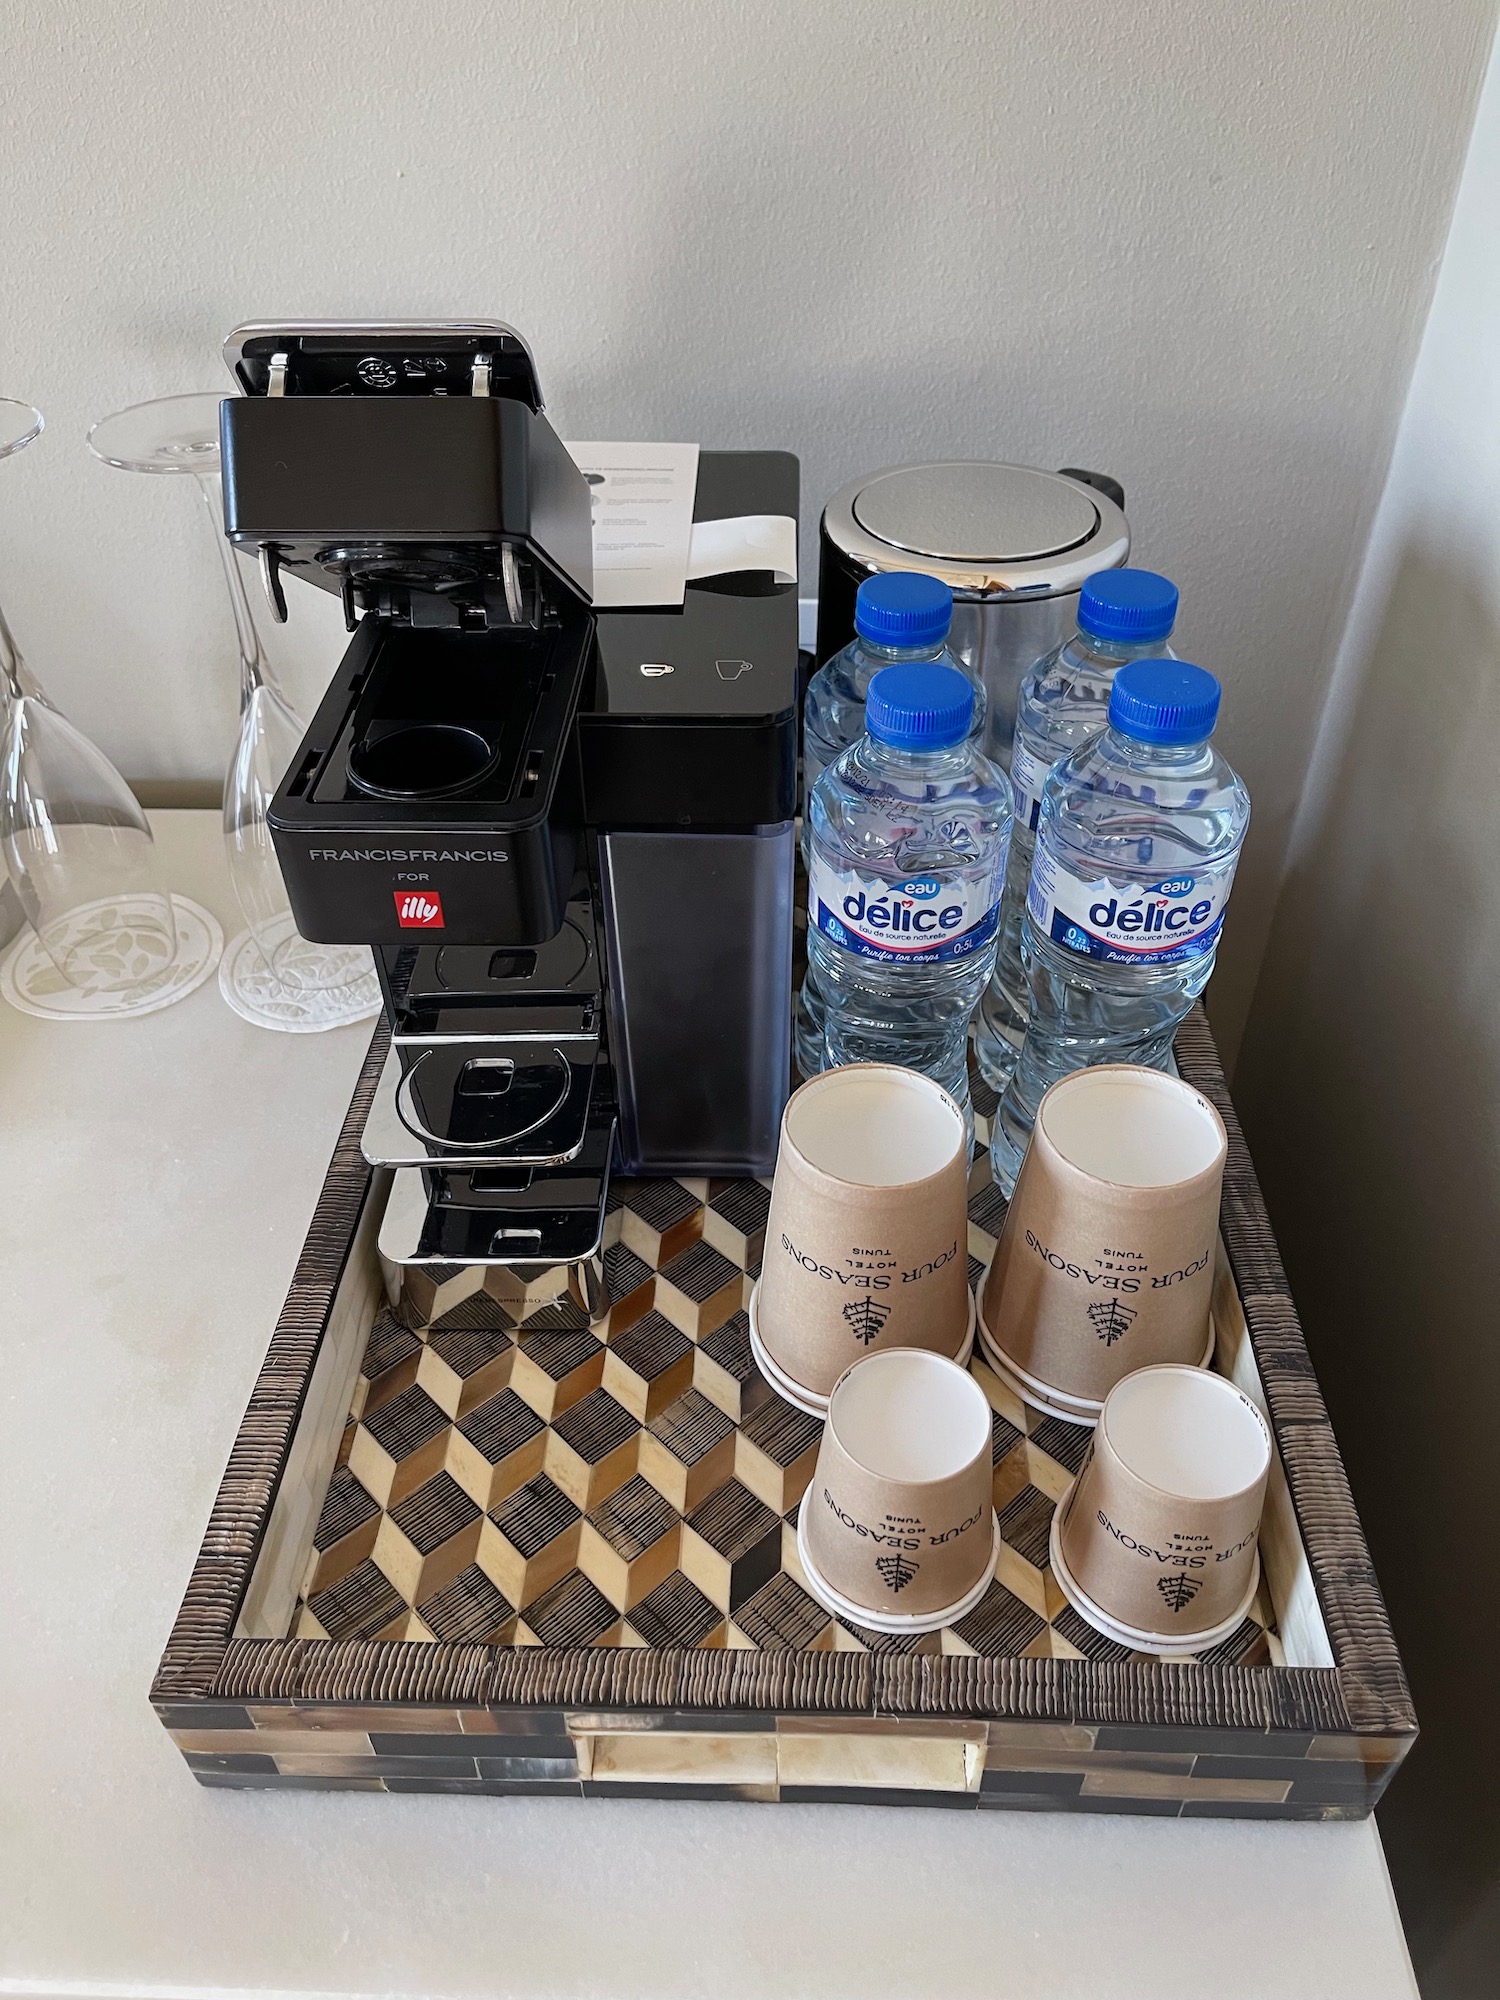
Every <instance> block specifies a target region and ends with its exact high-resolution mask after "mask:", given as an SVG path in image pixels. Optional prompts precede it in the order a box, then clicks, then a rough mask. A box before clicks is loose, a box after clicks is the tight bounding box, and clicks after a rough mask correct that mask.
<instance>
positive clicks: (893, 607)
mask: <svg viewBox="0 0 1500 2000" xmlns="http://www.w3.org/2000/svg"><path fill="white" fill-rule="evenodd" d="M952 624H953V592H952V591H951V590H950V589H949V588H948V586H947V584H946V583H944V582H942V580H941V579H940V578H938V577H935V576H923V575H920V574H919V573H918V572H916V571H914V570H890V571H887V572H885V573H884V574H882V575H880V576H867V577H866V578H865V580H864V582H863V583H862V584H861V585H860V586H859V590H858V592H857V594H856V596H855V599H854V638H853V639H852V640H851V641H850V643H849V644H848V645H847V646H845V648H844V649H843V651H842V652H841V653H835V654H834V656H833V658H832V659H831V660H829V661H827V662H826V663H825V664H824V665H823V666H821V667H819V669H818V671H817V672H816V673H815V674H814V675H813V677H812V679H811V680H810V681H809V682H808V684H807V693H806V695H805V696H804V698H803V704H802V858H803V862H804V864H806V863H807V861H808V859H809V856H810V853H811V847H810V839H809V834H808V823H809V816H808V802H809V800H810V799H811V798H812V794H813V787H814V785H816V784H817V782H818V779H819V778H820V777H821V775H822V773H823V771H824V770H825V769H826V767H827V766H828V765H829V764H831V763H832V762H833V760H834V758H835V757H837V756H838V755H839V753H840V752H841V751H843V750H847V749H848V748H849V745H850V744H851V743H857V742H858V741H859V739H860V737H861V736H863V735H864V733H865V697H866V695H867V694H868V693H869V691H870V681H871V679H872V677H873V676H874V675H875V674H878V673H879V672H880V670H881V668H882V667H891V666H900V665H902V664H904V663H908V662H913V661H919V660H920V661H934V662H938V663H940V664H942V665H944V666H950V667H954V668H956V669H957V671H958V672H959V673H961V674H963V675H964V676H965V677H966V678H967V679H969V680H970V681H971V683H972V685H973V688H974V721H973V725H972V727H973V731H974V733H975V735H976V736H980V735H982V732H983V728H984V716H985V694H984V688H983V685H982V684H981V683H980V682H979V680H977V679H976V678H975V677H974V676H973V675H971V674H970V673H969V670H968V668H967V667H966V666H964V664H963V663H962V661H961V660H960V659H959V658H958V656H957V655H956V654H955V653H953V652H951V651H950V650H949V646H948V633H949V631H950V629H951V627H952ZM1023 893H1024V886H1023ZM823 1027H824V1023H823V997H822V995H821V993H820V992H819V991H818V981H817V974H816V973H815V972H814V971H813V970H812V968H811V963H809V968H808V974H807V977H806V978H805V979H804V980H803V982H802V989H801V992H800V993H799V994H798V996H797V1019H796V1025H795V1028H794V1031H793V1033H794V1044H793V1046H794V1051H795V1054H796V1058H797V1067H798V1069H799V1070H801V1072H802V1074H803V1075H804V1076H815V1075H816V1074H817V1072H818V1071H819V1070H820V1069H821V1068H822V1067H823Z"/></svg>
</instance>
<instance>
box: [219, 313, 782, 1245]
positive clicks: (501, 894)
mask: <svg viewBox="0 0 1500 2000" xmlns="http://www.w3.org/2000/svg"><path fill="white" fill-rule="evenodd" d="M226 357H227V359H228V361H229V364H230V366H231V368H232V369H233V371H234V373H235V375H236V377H237V379H238V381H239V383H240V386H241V388H242V390H243V391H244V393H243V394H242V395H241V396H238V397H234V398H231V399H230V400H228V401H226V402H225V404H224V405H223V411H222V431H221V442H222V456H223V477H224V502H225V526H226V532H227V534H228V536H229V538H230V540H231V542H232V543H233V544H234V545H235V546H236V547H237V548H240V549H242V550H244V551H246V552H247V553H254V554H255V555H256V556H257V558H258V560H259V562H260V565H261V570H262V576H263V579H264V582H265V586H266V591H267V595H268V597H269V599H270V601H271V604H272V609H273V613H274V614H275V615H277V616H279V617H284V616H285V594H284V589H283V578H284V577H285V575H287V574H288V573H290V574H291V575H294V576H301V577H304V578H306V579H307V580H309V581H311V582H313V583H315V584H318V585H319V586H321V587H322V588H324V589H328V590H331V591H334V592H336V593H337V594H338V595H339V596H340V597H341V599H342V602H343V608H344V615H345V623H346V625H347V627H348V629H349V630H350V632H351V633H352V634H353V637H352V639H351V642H350V645H349V648H348V650H347V652H346V653H345V655H344V658H343V660H342V662H341V664H340V666H339V668H338V670H337V672H336V673H335V675H334V677H333V680H332V682H331V684H330V686H329V688H328V691H327V693H326V695H325V697H324V699H323V701H322V703H321V705H320V707H319V709H318V712H317V714H316V716H315V718H314V720H313V723H312V726H311V728H310V729H309V730H308V733H307V736H306V739H305V740H304V742H303V744H302V746H301V748H300V750H299V752H298V755H297V758H296V761H295V763H294V764H293V766H292V768H291V769H290V770H289V771H288V772H287V773H286V775H285V777H284V779H283V781H282V783H281V786H280V788H279V790H278V791H277V794H276V797H275V799H274V801H273V803H272V806H271V812H270V823H271V832H272V837H273V839H274V841H275V846H276V852H277V857H278V860H279V862H280V864H281V870H282V874H283V876H284V878H285V881H286V886H287V893H288V896H289V898H290V901H291V906H292V910H293V913H294V915H295V917H296V920H297V926H298V929H299V930H300V931H301V932H302V933H303V935H304V936H305V937H308V938H310V939H313V940H316V941H319V942H323V943H329V944H358V943H363V944H369V945H371V946H373V947H374V950H375V959H376V964H377V967H378V969H379V972H380V977H381V982H382V986H383V989H384V993H385V999H386V1007H387V1012H388V1015H389V1020H390V1026H391V1050H390V1055H389V1057H388V1059H387V1062H386V1066H385V1070H384V1072H383V1074H382V1077H381V1081H380V1086H379V1089H378V1090H377V1093H376V1098H375V1102H374V1105H373V1107H372V1109H371V1112H370V1115H369V1118H368V1121H367V1125H366V1131H365V1138H364V1146H365V1152H366V1156H367V1157H368V1158H369V1159H370V1160H371V1162H372V1164H376V1165H378V1166H381V1167H385V1168H390V1169H393V1170H394V1179H393V1184H392V1190H391V1194H390V1198H389V1201H388V1204H387V1209H386V1219H385V1223H384V1225H383V1227H382V1232H381V1242H382V1248H383V1249H385V1250H386V1252H387V1254H388V1255H390V1256H391V1257H393V1258H394V1259H395V1260H396V1261H398V1262H423V1261H427V1262H465V1263H481V1262H497V1263H507V1264H508V1263H516V1262H530V1261H533V1260H535V1261H541V1262H546V1263H558V1262H570V1263H573V1262H579V1261H581V1260H585V1259H588V1258H590V1257H591V1256H593V1255H594V1253H595V1252H596V1251H597V1249H598V1246H599V1242H600V1239H601V1234H602V1228H603V1215H604V1208H605V1201H606V1194H607V1186H608V1179H609V1175H610V1172H611V1170H612V1168H620V1169H623V1171H625V1172H627V1173H630V1174H688V1175H708V1176H714V1175H723V1176H740V1175H764V1174H768V1173H769V1172H770V1171H771V1168H772V1165H773V1163H774V1160H775V1152H776V1139H777V1130H778V1125H779V1120H780V1115H781V1109H782V1106H783V1104H784V1102H785V1099H786V1095H787V1091H788V1088H789V1078H790V1069H789V1064H790V1056H789V1019H790V997H791V949H792V898H793V881H792V877H793V863H794V834H793V813H794V810H795V804H794V801H795V765H796V667H797V606H796V590H795V586H794V585H788V584H777V583H776V581H775V579H774V577H772V576H769V575H766V574H757V573H743V574H740V575H736V576H732V577H721V578H716V579H711V580H708V581H706V582H703V583H695V584H689V586H688V588H687V591H686V594H685V600H684V602H683V604H682V605H681V606H680V607H668V608H663V609H661V610H628V611H602V612H599V613H597V614H596V613H595V612H594V611H593V609H592V605H591V598H592V556H591V529H590V489H589V485H588V482H587V481H586V479H585V478H584V475H583V474H582V473H581V472H580V471H579V470H578V468H577V467H576V466H575V464H574V462H573V460H572V459H571V458H570V457H569V455H568V453H567V452H566V450H565V449H564V447H563V445H562V443H561V442H560V440H559V439H558V437H557V436H556V433H555V432H554V431H553V430H552V428H551V426H550V425H549V424H548V422H547V420H546V418H545V416H544V415H543V413H542V402H541V396H540V392H539V390H538V386H537V379H536V372H535V368H534V366H533V363H532V359H531V355H530V353H529V351H528V350H527V348H526V345H525V343H524V341H522V340H521V338H520V337H519V335H517V334H516V333H515V332H514V331H513V330H512V329H510V328H508V327H505V326H503V325H500V324H498V323H484V322H449V323H443V324H437V325H422V326H417V325H380V326H376V325H360V326H347V325H332V324H306V325H275V326H251V327H246V328H242V329H241V330H240V331H239V332H237V333H236V334H233V335H231V337H230V339H229V341H228V342H227V343H226ZM797 484H798V480H797V464H796V461H795V459H793V458H791V457H790V456H788V455H787V454H785V453H781V452H705V453H703V454H702V455H701V457H700V461H699V472H698V487H697V495H696V502H695V517H696V518H698V519H703V520H713V519H720V518H726V517H730V516H735V515H743V514H789V515H792V516H794V517H795V514H796V510H797Z"/></svg>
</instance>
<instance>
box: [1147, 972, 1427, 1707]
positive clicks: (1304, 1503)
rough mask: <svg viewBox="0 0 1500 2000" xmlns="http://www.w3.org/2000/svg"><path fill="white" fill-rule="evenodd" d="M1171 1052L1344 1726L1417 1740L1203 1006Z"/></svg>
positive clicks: (1378, 1598)
mask: <svg viewBox="0 0 1500 2000" xmlns="http://www.w3.org/2000/svg"><path fill="white" fill-rule="evenodd" d="M1176 1052H1177V1060H1178V1065H1179V1067H1180V1069H1181V1071H1182V1074H1183V1076H1184V1077H1186V1078H1187V1080H1188V1081H1189V1082H1190V1083H1192V1084H1193V1085H1194V1086H1195V1087H1196V1088H1197V1089H1199V1090H1201V1091H1202V1092H1203V1094H1204V1096H1205V1097H1207V1098H1208V1099H1209V1100H1210V1101H1211V1102H1212V1103H1213V1105H1214V1106H1215V1107H1216V1109H1217V1110H1218V1113H1219V1115H1220V1117H1221V1118H1222V1119H1223V1120H1224V1127H1225V1130H1226V1131H1227V1133H1228V1135H1229V1160H1228V1165H1227V1167H1226V1169H1225V1174H1224V1203H1223V1208H1222V1211H1221V1216H1220V1226H1221V1229H1222V1231H1223V1236H1224V1243H1225V1248H1226V1249H1227V1251H1228V1253H1229V1261H1230V1265H1231V1268H1232V1269H1233V1271H1234V1278H1235V1285H1236V1288H1237V1289H1238V1292H1239V1295H1240V1303H1241V1305H1242V1306H1243V1308H1244V1313H1245V1318H1246V1321H1247V1322H1248V1324H1249V1328H1250V1336H1251V1340H1252V1342H1253V1344H1254V1348H1255V1355H1256V1361H1257V1364H1258V1366H1259V1369H1260V1377H1261V1382H1262V1384H1263V1386H1264V1388H1265V1394H1266V1404H1267V1408H1268V1411H1269V1414H1270V1418H1271V1426H1272V1429H1273V1430H1274V1431H1275V1433H1276V1443H1277V1447H1278V1449H1279V1451H1280V1453H1281V1460H1282V1464H1283V1466H1284V1467H1285V1469H1286V1478H1287V1485H1288V1487H1289V1489H1290V1491H1291V1495H1292V1502H1293V1505H1294V1506H1295V1508H1296V1512H1297V1520H1298V1523H1299V1525H1300V1527H1301V1530H1302V1539H1303V1544H1304V1546H1305V1547H1306V1549H1307V1554H1308V1559H1309V1562H1310V1565H1311V1569H1312V1577H1313V1581H1314V1584H1315V1585H1316V1588H1317V1593H1318V1601H1319V1603H1320V1605H1321V1606H1322V1611H1323V1620H1324V1623H1325V1625H1326V1626H1327V1629H1328V1635H1329V1638H1330V1640H1331V1641H1332V1644H1333V1649H1334V1657H1335V1659H1336V1660H1337V1662H1338V1672H1339V1680H1340V1685H1341V1687H1342V1690H1343V1696H1344V1701H1345V1704H1346V1706H1347V1708H1348V1711H1349V1716H1350V1720H1351V1722H1352V1724H1353V1726H1354V1728H1355V1730H1356V1731H1358V1732H1368V1733H1371V1734H1376V1733H1380V1732H1386V1731H1389V1732H1392V1733H1396V1734H1411V1733H1414V1732H1415V1730H1416V1726H1417V1724H1416V1713H1415V1710H1414V1709H1413V1707H1412V1700H1411V1691H1410V1689H1409V1688H1408V1686H1407V1683H1406V1675H1405V1672H1404V1670H1403V1669H1402V1665H1401V1659H1400V1655H1399V1654H1398V1653H1397V1651H1396V1641H1395V1637H1394V1635H1393V1633H1392V1631H1391V1625H1390V1619H1389V1617H1388V1616H1387V1613H1386V1608H1385V1601H1384V1599H1383V1598H1382V1597H1381V1594H1380V1586H1379V1584H1378V1583H1377V1581H1376V1578H1375V1569H1374V1565H1373V1564H1372V1562H1371V1561H1370V1552H1369V1550H1368V1548H1367V1547H1366V1546H1365V1537H1364V1530H1363V1529H1362V1528H1361V1526H1360V1523H1359V1515H1358V1514H1357V1512H1356V1511H1355V1506H1354V1498H1353V1495H1352V1494H1351V1492H1350V1490H1349V1481H1348V1477H1347V1475H1346V1474H1345V1471H1344V1462H1343V1459H1342V1457H1341V1456H1340V1454H1339V1448H1338V1443H1337V1441H1336V1439H1335V1438H1334V1435H1333V1426H1332V1425H1331V1424H1330V1423H1329V1421H1328V1412H1327V1410H1326V1409H1325V1408H1324V1404H1323V1397H1322V1392H1321V1391H1320V1390H1319V1388H1318V1381H1317V1376H1316V1374H1315V1373H1314V1370H1313V1364H1312V1358H1311V1356H1310V1355H1309V1353H1308V1351H1307V1343H1306V1341H1305V1339H1304V1337H1303V1333H1302V1326H1301V1322H1300V1321H1299V1319H1298V1317H1297V1309H1296V1307H1295V1306H1294V1305H1293V1303H1292V1297H1291V1293H1290V1291H1289V1290H1288V1288H1287V1282H1286V1273H1285V1272H1284V1271H1283V1269H1282V1265H1281V1254H1280V1252H1279V1250H1278V1249H1277V1247H1276V1238H1275V1236H1274V1235H1273V1234H1272V1231H1271V1223H1270V1218H1269V1216H1268V1215H1267V1213H1266V1205H1265V1202H1264V1200H1263V1199H1262V1197H1261V1192H1260V1183H1259V1181H1258V1180H1257V1179H1256V1176H1255V1168H1254V1166H1253V1165H1252V1164H1251V1160H1250V1152H1249V1148H1248V1147H1247V1146H1246V1144H1245V1138H1244V1134H1243V1133H1242V1132H1241V1130H1240V1125H1239V1120H1238V1118H1237V1117H1236V1116H1235V1110H1234V1104H1233V1102H1232V1100H1231V1098H1230V1095H1229V1089H1228V1086H1227V1085H1226V1083H1225V1081H1224V1073H1223V1071H1222V1069H1221V1068H1220V1066H1219V1059H1218V1055H1217V1052H1216V1051H1215V1049H1214V1044H1213V1036H1212V1033H1211V1031H1210V1029H1209V1025H1208V1019H1207V1016H1206V1015H1205V1014H1204V1013H1203V1011H1202V1009H1201V1008H1195V1009H1194V1010H1193V1012H1192V1013H1191V1014H1189V1016H1188V1018H1187V1019H1186V1020H1185V1021H1184V1022H1183V1024H1182V1027H1181V1029H1180V1030H1179V1031H1178V1035H1177V1042H1176Z"/></svg>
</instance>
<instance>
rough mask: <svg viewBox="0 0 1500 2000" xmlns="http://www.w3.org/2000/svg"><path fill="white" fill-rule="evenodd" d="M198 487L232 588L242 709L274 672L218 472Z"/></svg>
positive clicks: (271, 679)
mask: <svg viewBox="0 0 1500 2000" xmlns="http://www.w3.org/2000/svg"><path fill="white" fill-rule="evenodd" d="M198 491H199V492H200V493H201V494H202V495H203V504H204V506H205V507H206V508H207V509H208V524H209V531H210V533H211V534H212V535H213V539H214V547H215V548H216V549H217V550H218V552H219V561H220V562H221V563H222V564H223V567H224V583H225V586H226V588H227V589H228V591H229V609H230V611H231V612H232V613H233V616H234V636H235V639H236V641H237V642H238V644H239V649H240V710H241V713H243V712H244V710H245V708H246V707H247V706H248V704H249V702H250V699H251V697H252V696H253V695H254V693H255V690H256V689H257V688H261V687H274V686H275V684H276V681H275V676H274V675H273V674H272V672H271V663H270V661H269V660H268V659H267V658H266V655H265V652H264V650H263V648H262V646H261V643H260V634H259V633H258V632H257V631H256V629H255V620H254V619H253V618H252V617H251V615H250V599H249V598H248V597H247V596H246V594H245V579H244V576H243V575H242V573H241V571H240V562H239V557H238V556H237V555H236V554H235V552H234V549H233V547H232V545H231V543H230V541H229V538H228V536H227V535H226V534H225V533H224V520H223V516H222V514H221V513H220V511H219V478H218V474H217V473H213V474H205V475H202V476H200V477H199V479H198Z"/></svg>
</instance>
